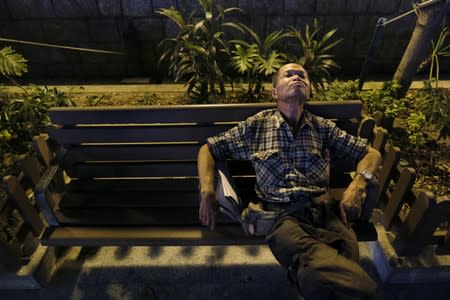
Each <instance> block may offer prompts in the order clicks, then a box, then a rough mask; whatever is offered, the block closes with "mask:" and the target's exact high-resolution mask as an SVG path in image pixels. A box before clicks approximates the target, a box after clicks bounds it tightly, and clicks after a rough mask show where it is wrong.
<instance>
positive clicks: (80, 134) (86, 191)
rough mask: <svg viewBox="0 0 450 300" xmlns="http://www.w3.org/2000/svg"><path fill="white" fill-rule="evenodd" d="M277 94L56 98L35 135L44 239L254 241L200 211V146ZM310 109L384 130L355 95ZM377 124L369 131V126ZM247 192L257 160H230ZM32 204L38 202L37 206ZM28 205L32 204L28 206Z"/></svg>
mask: <svg viewBox="0 0 450 300" xmlns="http://www.w3.org/2000/svg"><path fill="white" fill-rule="evenodd" d="M274 106H275V104H274V103H260V104H223V105H184V106H147V107H70V108H52V109H51V110H50V118H51V122H52V125H51V126H49V127H48V130H47V134H48V140H47V136H46V135H41V136H39V137H36V139H35V148H36V150H37V152H38V153H39V155H40V158H41V161H43V162H44V165H46V168H45V170H44V171H43V172H42V177H41V179H40V181H39V182H38V183H37V185H36V187H35V198H36V202H37V204H38V207H39V212H40V214H41V215H42V216H43V217H44V219H45V223H46V226H45V228H44V230H42V228H36V229H35V230H42V234H41V236H40V238H41V241H42V243H43V244H46V245H64V246H74V245H81V246H104V245H224V244H234V245H235V244H260V243H263V242H264V239H263V238H260V237H253V236H247V235H245V233H243V231H242V229H241V227H240V225H239V224H237V223H236V222H235V221H232V220H231V219H229V218H228V217H226V216H225V215H220V217H219V222H218V225H217V228H216V231H214V232H212V231H210V230H209V229H207V228H205V227H203V226H201V225H200V223H199V220H198V205H199V195H198V177H197V164H196V161H197V153H198V150H199V147H200V146H201V145H202V144H203V143H205V141H206V138H207V137H209V136H213V135H216V134H217V133H219V132H223V131H225V130H227V129H229V128H231V127H232V126H234V125H236V124H237V122H239V121H242V120H244V119H245V118H246V117H248V116H251V115H253V114H255V113H256V112H258V111H261V110H263V109H268V108H273V107H274ZM306 106H307V109H308V110H309V111H311V112H313V113H315V114H317V115H320V116H323V117H325V118H329V119H332V120H335V121H336V122H337V124H338V125H339V126H340V127H341V128H343V129H345V130H347V131H348V132H350V133H352V134H355V135H357V134H359V135H361V136H364V137H367V138H369V139H370V140H371V141H373V143H374V146H375V147H376V148H378V149H382V148H383V147H384V142H385V138H384V137H385V131H383V130H381V131H380V130H374V126H375V121H374V120H373V119H371V118H363V117H362V116H361V109H362V103H361V102H360V101H344V102H309V103H307V105H306ZM374 132H375V133H374ZM228 167H229V171H230V172H231V174H232V176H233V179H234V181H235V184H236V186H237V187H238V188H239V194H240V196H241V198H242V200H243V201H244V202H247V203H248V202H249V201H254V200H256V195H255V193H254V183H255V177H254V170H253V168H252V167H251V164H250V163H249V162H248V161H228ZM354 167H355V166H354V165H353V164H351V163H349V162H343V161H340V162H339V161H337V162H336V163H334V164H333V168H332V179H333V180H332V186H331V188H332V189H331V192H332V193H334V195H337V196H339V195H340V193H342V191H343V189H344V187H345V186H346V185H347V184H348V183H349V181H350V180H351V179H350V175H349V174H348V172H349V171H351V170H352V169H354ZM378 195H379V189H378V188H377V186H373V188H372V191H369V192H368V197H367V200H366V205H365V210H364V212H363V215H362V218H361V221H360V222H359V223H358V224H356V227H355V231H356V232H357V235H358V238H359V240H362V241H363V240H376V238H377V235H376V231H375V229H374V227H373V225H372V224H371V223H370V221H369V219H370V215H371V211H372V208H373V207H375V206H376V204H377V203H376V202H377V200H378ZM35 213H36V212H35ZM30 214H31V212H30Z"/></svg>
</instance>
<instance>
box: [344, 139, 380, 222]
mask: <svg viewBox="0 0 450 300" xmlns="http://www.w3.org/2000/svg"><path fill="white" fill-rule="evenodd" d="M382 160H383V159H382V157H381V154H380V152H378V151H377V150H375V149H374V148H372V147H368V151H367V153H366V155H364V157H363V158H362V159H361V160H360V161H359V163H358V165H357V167H356V175H355V177H354V178H353V181H352V182H351V183H350V185H349V186H348V187H347V189H346V190H345V192H344V193H343V194H342V199H341V202H340V204H339V207H340V212H341V219H342V221H343V222H346V221H347V220H351V221H352V220H356V219H358V218H359V217H360V215H361V208H362V198H363V194H364V193H365V191H366V186H367V182H366V179H364V177H363V176H362V175H361V174H359V172H360V171H362V170H367V171H369V172H370V173H372V174H377V173H378V169H379V167H380V165H381V162H382Z"/></svg>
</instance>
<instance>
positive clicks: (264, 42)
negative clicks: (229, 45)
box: [231, 26, 290, 98]
mask: <svg viewBox="0 0 450 300" xmlns="http://www.w3.org/2000/svg"><path fill="white" fill-rule="evenodd" d="M245 28H246V30H247V32H248V33H249V35H250V37H251V41H250V42H247V41H244V40H233V42H234V43H235V50H233V51H231V52H232V53H233V56H232V57H231V66H232V67H233V68H234V69H235V70H236V71H238V72H239V73H240V74H243V75H245V74H246V81H247V84H248V88H247V97H249V98H256V97H259V96H261V93H262V92H263V85H262V83H263V81H264V79H266V78H267V77H269V76H270V75H272V74H274V73H275V72H276V71H277V70H278V69H279V68H281V66H282V65H283V64H284V63H285V62H286V58H287V54H285V53H283V52H281V51H279V50H278V49H276V48H275V45H277V44H278V43H280V42H281V41H282V40H283V39H286V38H288V37H289V36H290V35H289V33H286V32H284V31H283V30H278V31H273V32H271V33H270V34H269V35H267V36H266V37H265V38H264V39H261V38H260V37H259V36H258V34H257V33H256V32H255V31H253V30H252V29H251V28H249V27H247V26H245Z"/></svg>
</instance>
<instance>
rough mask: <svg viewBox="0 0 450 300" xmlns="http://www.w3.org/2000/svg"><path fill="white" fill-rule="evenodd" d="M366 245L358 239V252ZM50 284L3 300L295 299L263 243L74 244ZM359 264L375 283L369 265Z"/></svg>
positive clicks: (416, 288) (435, 294) (395, 294)
mask: <svg viewBox="0 0 450 300" xmlns="http://www.w3.org/2000/svg"><path fill="white" fill-rule="evenodd" d="M366 247H367V244H365V243H360V248H361V252H362V255H363V256H364V255H366V254H367V253H366V252H365V251H367V250H366ZM59 252H60V256H62V257H65V258H66V259H65V261H64V263H63V264H62V265H59V266H58V271H57V272H56V274H55V275H54V276H53V279H52V280H51V281H50V283H49V284H48V285H47V287H45V288H42V289H39V290H3V291H0V299H8V300H10V299H11V300H12V299H20V300H22V299H23V300H25V299H26V300H28V299H33V300H48V299H74V300H75V299H76V300H78V299H121V300H122V299H130V300H131V299H151V300H155V299H158V300H178V299H183V300H190V299H192V300H202V299H204V300H209V299H214V300H221V299H223V300H225V299H233V300H244V299H245V300H249V299H286V300H289V299H292V300H294V299H295V300H297V299H298V300H299V299H301V297H300V296H299V295H298V293H297V290H296V288H295V286H294V285H292V284H290V282H289V281H288V279H287V276H286V273H285V272H284V270H283V269H282V268H281V267H279V266H278V265H277V263H276V261H275V260H274V258H273V257H272V255H271V253H270V251H269V249H268V248H267V247H265V246H239V247H238V246H227V247H222V246H216V247H131V248H120V247H100V248H80V247H72V248H68V249H60V250H59ZM361 263H362V265H363V266H364V268H365V269H366V270H367V271H368V272H369V273H370V274H371V275H372V276H373V277H374V278H376V279H377V280H378V281H380V277H379V276H378V275H377V273H376V268H375V266H374V265H373V262H372V261H371V260H369V259H367V258H363V259H362V262H361ZM380 286H381V292H380V294H379V296H378V299H380V300H381V299H383V300H384V299H387V300H390V299H392V300H394V299H430V300H431V299H433V300H434V299H437V300H440V299H442V300H444V299H450V289H448V285H446V284H444V283H438V282H436V283H434V284H430V283H427V284H420V285H417V284H415V285H411V284H401V285H383V284H380Z"/></svg>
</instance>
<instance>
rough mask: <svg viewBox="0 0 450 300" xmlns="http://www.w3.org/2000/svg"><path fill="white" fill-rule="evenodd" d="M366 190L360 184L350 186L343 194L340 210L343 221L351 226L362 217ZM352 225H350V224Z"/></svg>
mask: <svg viewBox="0 0 450 300" xmlns="http://www.w3.org/2000/svg"><path fill="white" fill-rule="evenodd" d="M365 192H366V190H365V188H364V187H362V186H361V185H358V184H354V183H352V184H350V185H349V187H348V188H347V189H346V190H345V192H344V193H343V194H342V199H341V202H340V203H339V209H340V212H341V220H342V222H344V224H345V225H347V226H349V225H351V224H352V223H353V222H354V221H356V220H357V219H358V218H359V217H360V216H361V210H362V203H363V200H364V198H365ZM349 223H350V224H349Z"/></svg>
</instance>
